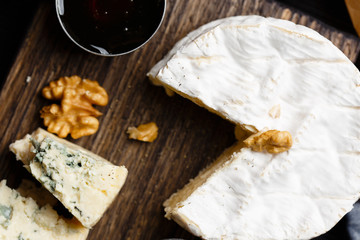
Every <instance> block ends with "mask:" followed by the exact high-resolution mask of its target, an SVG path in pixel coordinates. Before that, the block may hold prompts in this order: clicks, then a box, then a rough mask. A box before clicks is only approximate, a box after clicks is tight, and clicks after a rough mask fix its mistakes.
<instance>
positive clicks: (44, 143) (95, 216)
mask: <svg viewBox="0 0 360 240" xmlns="http://www.w3.org/2000/svg"><path fill="white" fill-rule="evenodd" d="M34 142H35V145H38V147H37V148H38V149H36V148H35V147H34ZM10 150H11V151H12V152H13V153H15V155H16V158H17V159H18V160H21V161H22V162H23V163H24V167H25V168H26V169H27V170H28V171H29V172H30V173H31V174H32V175H33V176H34V177H35V178H36V179H37V180H38V181H39V182H40V183H41V184H42V185H43V186H44V187H45V188H46V189H47V190H48V191H50V192H51V193H52V194H53V195H54V196H55V197H56V198H57V199H58V200H59V201H60V202H61V203H62V204H63V205H64V206H65V207H66V208H67V209H68V210H69V211H70V212H71V214H73V215H74V216H75V217H76V218H77V219H78V220H79V221H80V222H81V223H82V224H83V225H84V226H85V227H87V228H91V227H93V226H94V225H95V224H96V223H97V222H98V221H99V220H100V218H101V217H102V215H103V214H104V212H105V211H106V210H107V208H108V207H109V206H110V204H111V203H112V202H113V200H114V199H115V197H116V196H117V194H118V193H119V191H120V189H121V188H122V186H123V185H124V182H125V180H126V177H127V173H128V171H127V169H126V168H125V167H124V166H116V165H113V164H112V163H110V162H109V161H107V160H105V159H104V158H102V157H100V156H98V155H96V154H94V153H92V152H90V151H88V150H86V149H84V148H81V147H80V146H77V145H75V144H73V143H71V142H68V141H66V140H64V139H60V138H58V137H56V136H55V135H53V134H51V133H49V132H47V131H45V130H43V129H41V128H39V129H37V130H36V131H35V132H33V133H32V134H31V135H29V134H28V135H26V136H25V137H24V138H23V139H20V140H17V141H15V142H14V143H13V144H11V145H10ZM35 153H36V154H35Z"/></svg>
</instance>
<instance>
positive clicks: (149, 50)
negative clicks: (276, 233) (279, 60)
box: [0, 0, 360, 240]
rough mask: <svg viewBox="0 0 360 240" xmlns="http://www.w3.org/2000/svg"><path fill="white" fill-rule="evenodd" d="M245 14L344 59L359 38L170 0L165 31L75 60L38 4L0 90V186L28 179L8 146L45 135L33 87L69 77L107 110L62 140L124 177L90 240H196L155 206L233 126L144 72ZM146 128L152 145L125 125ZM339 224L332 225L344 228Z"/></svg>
mask: <svg viewBox="0 0 360 240" xmlns="http://www.w3.org/2000/svg"><path fill="white" fill-rule="evenodd" d="M199 6H200V7H201V9H202V11H201V14H199V12H198V9H199ZM250 14H257V15H262V16H271V17H276V18H282V19H286V20H291V21H293V22H295V23H299V24H302V25H306V26H309V27H311V28H313V29H315V30H316V31H318V32H320V33H321V34H322V35H323V36H325V37H327V38H328V39H330V40H331V41H332V42H333V43H334V44H335V45H336V46H337V47H339V49H340V50H342V51H343V52H344V53H345V55H347V56H348V57H349V59H350V60H352V61H355V60H356V58H357V56H358V53H359V50H360V41H359V39H357V38H355V37H354V36H351V35H348V34H345V33H342V32H340V31H337V30H336V29H334V28H331V27H330V26H327V25H325V24H323V23H321V22H319V21H317V20H316V19H314V18H312V17H310V16H307V15H306V14H303V13H301V12H298V11H295V10H293V9H289V8H286V7H284V6H283V5H280V4H278V3H276V2H273V1H265V0H255V1H252V0H239V1H230V0H229V1H223V6H222V7H221V8H219V7H218V4H217V2H216V1H205V0H201V1H196V2H194V1H193V2H192V1H173V0H169V1H168V2H167V10H166V13H165V19H164V21H163V24H162V25H161V27H160V29H159V31H158V32H157V34H156V35H155V36H154V37H153V38H152V39H151V40H150V41H149V42H148V43H147V44H146V45H145V46H143V47H142V48H140V49H139V50H137V51H135V52H133V53H131V54H129V55H124V56H121V57H115V58H104V57H100V56H94V55H91V54H89V53H86V52H83V51H82V50H81V49H78V47H77V46H75V45H74V44H73V43H72V42H71V41H70V40H68V39H67V37H66V35H65V34H64V33H63V32H62V30H61V27H60V25H58V23H57V19H56V16H55V10H54V6H53V3H52V2H51V3H50V2H46V3H45V2H44V3H43V5H42V6H41V7H40V8H39V9H38V12H37V13H36V16H35V18H34V20H33V23H32V25H31V26H30V28H29V31H28V34H27V37H26V39H25V40H24V42H23V45H22V47H21V49H20V51H19V53H18V56H17V58H16V60H15V62H14V64H13V66H12V68H11V71H10V73H9V75H8V77H7V79H6V82H5V83H4V85H3V88H2V89H1V93H0V102H1V103H2V104H1V105H0V120H1V122H2V126H1V127H0V133H1V135H2V141H1V143H0V153H1V160H0V178H1V179H7V181H8V184H9V185H10V186H12V187H15V186H16V185H17V184H18V183H19V182H20V179H22V178H31V176H30V175H29V174H28V173H27V172H26V170H25V169H23V168H22V166H21V164H20V163H19V162H17V161H16V160H15V157H14V156H13V155H12V153H10V151H9V148H8V147H9V144H10V143H12V142H14V141H15V140H16V139H20V138H22V137H23V136H24V135H25V134H26V133H29V132H32V131H34V130H35V129H37V128H38V127H44V126H43V123H42V121H41V119H40V114H39V111H40V109H41V108H42V107H43V106H45V105H49V103H50V102H49V101H48V100H46V99H44V98H42V97H41V89H42V88H43V87H45V86H46V85H48V83H49V82H50V81H53V80H56V79H58V78H59V77H62V76H71V75H74V74H76V75H79V76H81V77H84V78H89V79H92V80H96V81H98V82H99V83H100V84H101V85H102V86H103V87H104V88H105V89H106V90H107V91H108V94H109V104H108V105H107V106H106V107H97V109H98V110H99V111H101V112H102V113H103V115H102V116H101V117H100V118H99V120H100V128H99V130H98V132H97V133H96V134H94V135H92V136H89V137H83V138H80V139H79V140H72V139H68V140H70V141H72V142H74V143H76V144H78V145H80V146H82V147H84V148H86V149H88V150H91V151H92V152H94V153H96V154H98V155H100V156H102V157H104V158H106V159H108V160H109V161H110V162H112V163H113V164H116V165H124V166H126V168H127V169H128V171H129V175H128V178H127V180H126V182H125V184H124V187H123V188H122V190H121V192H120V194H119V195H118V196H117V197H116V199H115V201H114V202H113V204H112V205H111V206H110V210H109V211H107V212H106V213H105V215H104V217H103V218H102V219H101V220H100V221H99V222H98V223H97V224H96V225H95V226H94V227H93V229H92V230H91V231H90V234H89V237H88V239H103V236H105V235H106V236H107V239H110V240H111V239H161V238H184V239H197V238H196V237H194V236H192V235H191V234H190V233H188V232H186V231H185V230H183V229H182V228H180V227H179V226H178V225H177V224H176V223H174V222H172V221H168V220H167V219H165V218H164V214H165V213H164V210H163V207H162V204H163V202H164V201H165V200H166V199H167V198H168V197H169V196H170V195H171V194H172V193H174V192H176V190H177V189H179V188H181V187H182V186H184V185H185V184H186V183H187V182H188V180H189V179H191V178H193V177H195V176H196V175H197V174H198V172H199V171H200V170H201V169H203V168H204V167H206V166H207V165H209V164H210V163H211V162H213V161H214V160H215V159H216V158H217V157H218V156H219V155H220V154H221V153H222V152H223V150H224V149H225V148H227V147H230V146H231V145H232V144H233V143H234V142H235V137H234V134H233V128H234V127H233V125H232V124H231V123H229V122H227V121H225V120H223V119H221V118H220V117H218V116H215V115H214V114H211V113H209V112H208V111H207V110H205V109H201V108H199V107H197V106H195V105H194V104H193V103H191V102H190V101H187V100H184V99H183V98H181V97H178V96H175V97H172V98H169V97H168V96H167V95H166V94H165V93H164V91H163V90H162V89H161V88H157V87H154V86H153V85H152V84H151V83H150V81H149V80H148V78H147V77H146V73H147V72H148V71H149V70H150V69H151V67H152V66H153V65H154V64H155V63H156V62H158V61H159V60H160V59H161V58H163V57H164V56H165V54H166V53H167V52H168V51H169V50H170V49H171V48H172V47H173V46H174V44H175V43H176V42H177V41H178V40H180V39H181V38H182V37H184V36H185V35H186V34H188V33H189V32H190V31H192V30H194V29H196V28H198V27H200V26H201V25H204V24H206V23H208V22H210V21H212V20H216V19H219V18H224V17H228V16H235V15H250ZM150 121H153V122H156V123H157V125H158V126H159V135H158V138H157V139H156V140H155V141H154V142H153V143H142V142H138V141H134V140H129V139H128V136H127V134H126V129H127V128H128V127H129V126H134V125H139V124H142V123H146V122H150ZM219 139H221V141H219ZM351 213H352V212H350V215H351ZM346 221H349V220H347V218H346V219H345V220H344V221H342V222H340V225H339V226H340V227H341V226H345V227H348V226H349V225H348V224H347V223H346ZM339 231H340V232H341V231H342V230H337V232H339ZM341 233H343V232H341ZM330 234H331V231H330ZM342 236H345V235H342ZM326 239H329V238H326Z"/></svg>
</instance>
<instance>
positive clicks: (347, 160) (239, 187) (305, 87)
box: [148, 16, 360, 239]
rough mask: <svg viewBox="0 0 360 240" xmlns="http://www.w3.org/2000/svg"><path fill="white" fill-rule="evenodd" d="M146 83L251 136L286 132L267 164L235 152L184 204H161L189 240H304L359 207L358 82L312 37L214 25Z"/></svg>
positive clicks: (285, 25) (263, 21)
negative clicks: (289, 143)
mask: <svg viewBox="0 0 360 240" xmlns="http://www.w3.org/2000/svg"><path fill="white" fill-rule="evenodd" d="M148 76H149V77H150V79H151V80H152V81H153V83H154V84H156V85H162V86H164V87H165V88H166V89H167V90H169V89H170V90H172V91H174V92H176V93H178V94H180V95H182V96H184V97H186V98H188V99H190V100H192V101H194V102H195V103H196V104H198V105H200V106H202V107H205V108H207V109H208V110H210V111H212V112H214V113H216V114H218V115H220V116H222V117H224V118H226V119H228V120H230V121H231V122H233V123H235V124H236V125H241V126H243V128H245V129H248V130H250V131H252V132H253V133H256V132H258V131H262V130H266V129H276V130H281V131H288V132H290V133H291V135H292V137H293V140H294V142H293V147H292V148H291V149H290V150H288V151H287V152H284V153H281V154H276V155H274V154H269V153H264V152H261V153H254V152H252V151H250V150H249V149H247V148H242V149H238V150H237V151H235V152H234V154H233V155H232V157H231V158H228V159H227V160H226V162H225V163H224V164H223V165H222V166H221V167H219V168H218V169H217V170H216V171H213V172H212V173H211V174H208V175H210V176H207V180H206V181H203V182H202V183H201V184H198V185H199V186H197V187H196V188H195V189H192V190H191V191H190V192H186V194H185V195H186V197H185V198H184V197H179V196H177V197H175V198H173V199H180V200H178V202H177V203H176V204H175V203H174V204H172V206H170V205H171V204H169V202H168V204H167V203H165V206H167V212H168V215H170V217H172V218H174V219H175V220H177V221H178V222H179V223H180V224H181V225H182V226H184V227H186V228H187V229H188V230H189V231H191V232H193V233H194V234H195V235H198V236H201V237H203V238H205V239H212V238H214V239H242V238H245V239H307V238H312V237H315V236H317V235H320V234H322V233H324V232H326V231H328V230H329V229H330V228H331V227H333V226H334V225H335V224H336V222H338V221H339V220H340V219H341V218H342V217H343V216H344V215H345V214H346V213H347V212H348V211H350V210H351V208H352V206H353V204H354V203H355V202H356V201H357V199H358V198H359V196H360V195H359V193H360V73H359V71H358V69H357V68H356V67H355V66H354V65H353V63H352V62H351V61H350V60H349V59H348V58H347V57H346V56H345V55H344V54H343V53H342V52H341V51H340V50H339V49H338V48H337V47H335V46H334V45H333V44H332V43H331V42H330V41H329V40H327V39H326V38H325V37H323V36H321V35H320V34H318V33H317V32H315V31H314V30H311V29H309V28H307V27H304V26H300V25H296V24H294V23H292V22H289V21H285V20H280V19H274V18H264V17H260V16H237V17H230V18H226V19H220V20H217V21H214V22H211V23H208V24H206V25H204V26H202V27H200V28H199V29H197V30H195V31H193V32H191V33H190V34H188V35H187V36H186V37H185V38H183V39H182V40H180V41H179V42H178V43H177V44H176V45H175V46H174V48H173V49H172V50H171V51H170V52H169V53H168V55H167V56H166V57H165V58H164V59H163V60H161V61H160V62H159V63H158V64H156V65H155V66H154V67H153V68H152V69H151V70H150V72H149V73H148ZM248 166H252V167H248ZM235 169H236V170H235ZM178 194H181V191H180V192H179V193H178ZM186 223H188V226H186Z"/></svg>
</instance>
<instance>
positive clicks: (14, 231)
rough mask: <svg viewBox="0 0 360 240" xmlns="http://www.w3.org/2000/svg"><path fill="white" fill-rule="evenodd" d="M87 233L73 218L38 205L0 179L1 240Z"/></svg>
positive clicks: (61, 239)
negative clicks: (62, 215)
mask: <svg viewBox="0 0 360 240" xmlns="http://www.w3.org/2000/svg"><path fill="white" fill-rule="evenodd" d="M88 233H89V229H87V228H85V227H83V226H82V225H81V224H80V223H79V222H78V221H77V220H76V219H71V220H70V219H66V218H63V217H61V216H59V215H58V214H57V213H56V211H55V210H54V209H53V208H52V207H51V206H50V205H44V206H41V207H40V206H39V205H38V204H37V203H36V202H35V201H34V200H33V199H32V198H30V197H29V198H26V197H23V196H21V195H20V194H19V192H17V191H16V190H13V189H10V188H9V187H7V186H6V180H2V181H1V182H0V239H2V240H7V239H9V240H10V239H54V240H65V239H73V240H84V239H86V237H87V235H88Z"/></svg>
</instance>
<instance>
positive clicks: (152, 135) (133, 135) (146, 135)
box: [126, 122, 158, 142]
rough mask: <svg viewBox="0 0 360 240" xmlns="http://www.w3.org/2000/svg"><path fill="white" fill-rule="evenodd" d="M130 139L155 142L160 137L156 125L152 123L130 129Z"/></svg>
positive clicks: (128, 130)
mask: <svg viewBox="0 0 360 240" xmlns="http://www.w3.org/2000/svg"><path fill="white" fill-rule="evenodd" d="M126 133H128V134H129V138H130V139H136V140H139V141H143V142H153V141H154V140H155V139H156V138H157V135H158V127H157V126H156V123H154V122H150V123H146V124H141V125H139V126H138V127H137V128H136V127H128V129H127V132H126Z"/></svg>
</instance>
